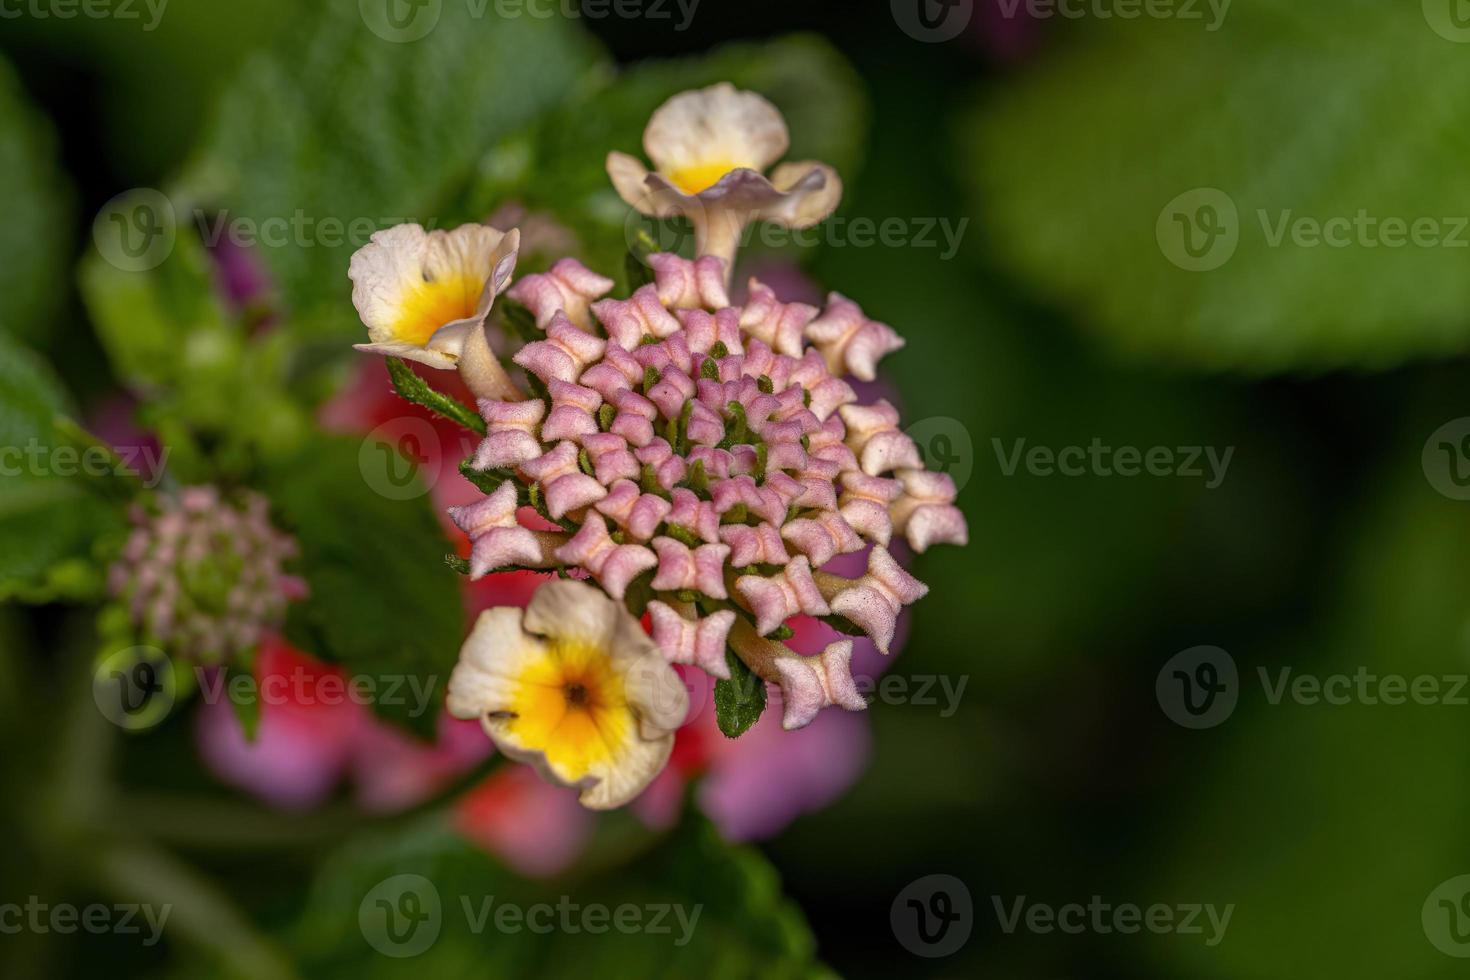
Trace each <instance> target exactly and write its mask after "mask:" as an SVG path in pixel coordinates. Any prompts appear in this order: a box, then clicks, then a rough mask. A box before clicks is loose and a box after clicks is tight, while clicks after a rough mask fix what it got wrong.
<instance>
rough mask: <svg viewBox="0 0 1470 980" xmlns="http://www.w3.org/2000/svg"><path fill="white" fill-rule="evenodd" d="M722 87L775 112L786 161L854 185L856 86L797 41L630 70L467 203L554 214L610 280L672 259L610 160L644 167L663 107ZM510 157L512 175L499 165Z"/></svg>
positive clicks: (493, 169)
mask: <svg viewBox="0 0 1470 980" xmlns="http://www.w3.org/2000/svg"><path fill="white" fill-rule="evenodd" d="M721 81H728V82H731V83H733V84H734V85H736V86H738V87H740V88H744V89H750V90H752V91H756V92H759V93H761V94H762V95H764V96H766V97H767V98H769V99H770V100H771V101H772V102H773V103H775V105H776V106H777V107H778V108H779V109H780V110H781V111H782V113H783V114H784V115H785V116H786V121H787V123H788V125H789V127H790V130H791V151H790V152H789V153H788V154H787V156H786V158H787V159H788V160H820V161H822V162H824V163H829V164H831V165H832V166H834V167H836V168H837V169H838V171H839V172H840V173H841V174H842V176H843V178H844V179H845V180H848V181H851V180H853V179H855V177H856V175H857V166H858V162H859V157H860V152H861V150H862V147H863V145H864V142H865V140H866V136H867V117H868V107H867V102H866V100H865V99H864V97H863V94H862V82H861V80H860V79H859V78H858V76H857V73H856V72H855V70H854V69H853V67H852V65H851V64H849V63H848V61H847V60H846V59H845V58H844V57H843V56H842V54H841V53H840V52H839V51H838V50H837V49H836V48H835V47H833V46H832V45H831V44H830V43H829V42H827V41H826V40H824V39H822V38H819V37H816V36H814V35H796V36H791V37H784V38H778V39H776V40H773V41H766V42H762V43H759V44H732V45H729V46H727V47H724V48H721V49H719V50H717V51H715V52H713V53H711V54H707V55H700V56H699V57H694V58H683V59H677V60H668V61H649V62H642V63H640V64H638V65H636V66H635V67H633V68H631V69H629V70H628V71H627V72H625V73H624V74H622V75H620V76H618V77H617V79H616V80H614V81H611V82H610V83H609V84H607V85H605V86H604V87H602V88H600V89H598V90H596V91H594V92H592V93H590V94H589V95H587V96H585V97H584V98H582V99H579V100H577V101H575V102H571V103H568V104H567V105H566V106H564V107H562V108H559V109H558V110H556V111H554V112H551V113H548V114H547V115H546V116H545V118H544V119H543V120H542V121H541V122H540V123H539V124H538V125H537V126H536V127H535V129H534V131H533V132H532V133H531V134H530V139H529V145H527V137H526V135H525V134H519V135H517V136H516V137H515V138H513V139H511V140H508V141H506V142H505V143H504V144H503V145H502V147H500V148H499V150H500V151H499V152H498V153H492V154H490V155H489V156H487V158H486V161H485V163H484V164H483V165H482V175H481V180H480V182H479V183H478V185H477V186H476V188H475V190H474V191H473V193H472V195H471V199H472V200H473V201H474V203H475V204H476V206H477V207H479V208H480V209H489V208H492V207H494V206H495V205H496V203H497V202H499V201H501V200H503V199H504V198H506V197H507V196H515V197H518V198H520V199H522V200H524V201H525V202H526V203H527V204H528V205H530V206H532V207H535V208H543V209H547V210H550V211H553V212H555V213H557V214H559V215H560V216H561V217H562V219H563V220H565V221H567V222H568V223H569V224H570V225H572V226H573V228H574V230H575V231H576V232H577V234H578V235H579V237H581V238H582V239H583V243H584V245H585V254H586V256H587V258H588V260H589V262H591V264H592V265H593V266H594V267H596V268H597V269H598V270H599V271H602V272H607V273H609V274H616V272H617V271H618V270H619V269H623V268H624V263H626V262H627V261H628V260H629V250H630V248H632V247H634V246H635V245H637V247H638V249H639V250H640V251H641V252H647V251H658V250H660V249H669V248H671V247H673V246H674V245H676V244H677V240H676V238H675V237H671V236H670V235H668V234H665V235H664V236H663V237H662V238H661V239H658V241H657V242H656V247H654V246H651V245H650V244H649V242H648V241H647V239H648V237H649V235H648V232H649V230H650V229H649V226H648V225H647V224H646V222H642V221H638V220H630V212H629V209H628V206H627V205H626V204H624V203H623V202H622V201H621V199H619V198H618V196H617V193H616V192H615V191H614V190H613V189H612V184H611V183H610V181H609V180H608V177H607V170H606V159H607V154H608V152H609V151H611V150H621V151H623V152H625V153H631V154H634V155H635V156H637V157H639V158H640V159H642V158H643V149H642V146H643V129H644V127H645V126H647V125H648V119H649V116H651V115H652V114H653V111H654V110H655V109H657V108H658V107H659V105H660V104H661V103H663V102H664V101H665V100H666V99H668V98H669V97H670V96H673V95H675V94H677V93H679V92H681V91H684V90H685V89H691V88H700V87H703V86H707V85H713V84H714V83H716V82H721ZM507 157H512V158H514V161H515V166H504V165H502V164H503V163H504V161H505V159H506V158H507ZM654 237H655V238H658V236H654ZM634 281H637V280H636V279H635V280H634Z"/></svg>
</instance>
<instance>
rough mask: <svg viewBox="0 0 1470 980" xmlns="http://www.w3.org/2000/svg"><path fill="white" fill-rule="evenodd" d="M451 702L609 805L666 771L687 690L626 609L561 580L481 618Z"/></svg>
mask: <svg viewBox="0 0 1470 980" xmlns="http://www.w3.org/2000/svg"><path fill="white" fill-rule="evenodd" d="M448 704H449V711H450V713H451V714H453V715H454V716H455V717H456V718H464V719H472V718H478V719H480V722H481V724H482V725H483V726H484V728H485V731H486V733H487V734H488V735H489V736H490V738H491V739H493V740H494V742H495V744H496V745H497V746H498V747H499V748H500V750H501V751H502V752H504V753H505V754H506V755H507V756H509V757H511V758H512V759H516V760H517V761H520V762H526V763H530V764H531V765H533V766H535V767H536V768H537V769H539V770H540V771H541V773H542V775H544V776H545V777H546V778H548V779H549V780H551V781H552V782H554V783H557V784H559V785H562V786H569V787H574V788H576V789H577V790H579V791H580V796H579V799H580V800H581V802H582V804H583V805H584V806H587V807H590V808H592V809H597V810H605V809H612V808H614V807H619V806H622V805H623V804H625V803H627V802H628V801H630V800H632V799H633V798H634V797H636V796H637V795H638V794H639V793H641V792H643V790H644V788H645V787H647V786H648V784H649V783H650V782H652V781H653V778H654V777H655V776H657V775H658V773H659V772H660V771H661V770H662V769H663V767H664V765H665V763H667V762H668V759H669V753H670V752H671V751H672V750H673V746H674V730H675V729H677V728H678V727H679V726H680V725H682V724H683V723H684V720H685V715H686V714H687V713H688V710H689V694H688V691H687V690H686V689H685V687H684V683H683V681H681V680H680V678H679V676H678V674H676V673H675V672H674V670H673V669H672V668H671V667H670V666H669V665H668V662H667V661H666V660H665V658H664V656H663V654H662V653H661V652H660V651H659V648H658V647H657V646H656V645H655V644H654V642H653V640H652V639H650V638H649V637H648V636H647V634H645V633H644V632H643V629H642V628H641V627H640V626H639V624H638V621H637V620H635V619H634V618H633V617H632V616H631V615H630V614H629V613H628V612H627V610H625V609H624V608H623V607H622V605H621V604H619V603H616V602H613V601H612V600H611V599H609V598H608V597H607V596H606V595H604V594H603V593H602V592H601V591H599V590H598V589H596V588H594V587H593V586H591V585H587V584H585V583H583V582H577V581H573V580H554V581H550V582H547V583H546V584H544V585H542V586H541V587H540V588H539V589H537V590H536V594H535V596H534V597H533V598H532V599H531V604H530V605H529V606H528V607H527V608H526V610H525V612H524V614H522V611H521V610H519V609H514V608H497V609H490V610H487V611H486V612H484V613H482V614H481V615H480V619H479V621H478V622H477V623H476V624H475V628H474V631H473V632H471V634H470V637H469V639H468V640H467V641H466V642H465V645H464V649H463V650H462V651H461V652H460V661H459V665H458V666H456V667H455V669H454V673H453V675H452V676H451V677H450V681H449V699H448Z"/></svg>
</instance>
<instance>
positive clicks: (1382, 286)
mask: <svg viewBox="0 0 1470 980" xmlns="http://www.w3.org/2000/svg"><path fill="white" fill-rule="evenodd" d="M1431 6H1433V5H1431ZM1452 6H1453V5H1449V6H1446V5H1444V4H1441V5H1439V6H1438V7H1437V8H1435V9H1440V8H1443V9H1452ZM1201 10H1202V11H1203V10H1204V5H1201ZM1426 10H1428V8H1427V7H1426ZM1425 16H1426V14H1425V11H1421V10H1420V9H1419V5H1418V4H1410V5H1407V6H1403V5H1396V4H1385V3H1379V2H1376V0H1336V2H1333V0H1294V2H1290V3H1288V2H1284V0H1238V2H1236V3H1234V4H1232V5H1230V7H1229V11H1228V18H1229V19H1228V21H1227V22H1226V24H1225V29H1223V30H1216V31H1211V30H1208V29H1206V22H1205V21H1199V20H1195V21H1184V20H1178V19H1175V20H1167V19H1160V18H1147V17H1145V18H1142V19H1138V20H1127V21H1110V22H1095V23H1089V24H1087V25H1085V26H1079V27H1078V30H1077V33H1076V36H1075V37H1074V40H1073V43H1071V44H1070V45H1067V46H1063V47H1062V48H1060V49H1059V50H1057V51H1056V52H1055V53H1054V54H1053V55H1052V56H1051V57H1048V58H1046V59H1043V60H1040V61H1039V62H1038V63H1037V65H1036V67H1035V68H1034V69H1032V70H1031V71H1030V72H1029V74H1027V75H1025V76H1023V77H1021V78H1020V79H1018V80H1017V81H1016V82H1015V83H1013V84H1008V85H1007V86H1006V87H1005V88H1004V89H1003V90H997V91H996V92H995V93H994V94H993V95H992V96H991V97H989V98H987V99H986V100H985V103H984V105H983V106H982V107H981V108H980V109H979V110H978V111H977V112H976V113H975V114H974V116H973V118H972V120H971V121H970V123H969V124H968V126H967V128H966V131H965V134H964V142H965V146H964V153H963V155H962V160H963V164H964V165H963V168H962V169H961V171H960V172H961V173H963V174H964V175H966V176H967V177H969V178H971V179H972V181H973V185H974V187H975V189H976V191H977V196H978V205H977V208H978V214H977V216H976V219H975V220H976V224H977V225H979V226H982V227H984V228H986V229H987V232H988V237H989V239H990V243H989V244H990V248H989V250H990V253H991V255H992V256H993V257H994V259H995V260H996V261H998V262H1000V263H1002V264H1004V265H1006V266H1008V267H1009V268H1010V269H1012V270H1013V271H1014V272H1015V273H1016V274H1017V275H1018V276H1020V277H1021V278H1022V279H1024V280H1026V281H1028V282H1029V283H1030V284H1031V285H1032V286H1033V287H1034V288H1035V289H1036V290H1037V291H1038V292H1040V293H1041V294H1042V295H1043V297H1044V298H1046V299H1047V300H1049V301H1053V302H1056V303H1058V304H1060V305H1062V306H1065V307H1066V308H1067V309H1068V311H1069V312H1071V313H1072V314H1074V315H1075V316H1076V317H1077V318H1079V319H1080V320H1081V321H1082V322H1083V324H1084V325H1085V326H1086V327H1088V328H1090V329H1095V330H1097V331H1098V332H1099V333H1100V334H1101V335H1102V336H1103V337H1104V338H1105V339H1106V340H1107V341H1108V342H1109V343H1111V344H1113V345H1115V346H1116V347H1118V348H1120V349H1122V350H1123V351H1126V352H1129V353H1131V354H1134V355H1139V356H1146V357H1150V358H1158V359H1162V360H1166V361H1171V362H1177V363H1181V364H1187V365H1191V366H1199V367H1205V368H1240V369H1247V370H1251V371H1279V370H1286V369H1302V368H1307V369H1317V368H1329V367H1336V366H1363V367H1382V366H1385V365H1392V364H1395V363H1398V362H1401V361H1404V360H1406V359H1409V358H1415V357H1427V356H1436V355H1444V354H1450V353H1457V352H1461V351H1464V350H1465V349H1467V346H1470V316H1467V315H1466V310H1467V309H1470V277H1467V276H1465V274H1464V269H1465V255H1466V252H1465V248H1466V245H1467V243H1470V231H1467V230H1466V229H1464V228H1461V227H1459V225H1460V224H1461V223H1462V222H1461V221H1459V220H1457V219H1456V218H1455V216H1463V215H1470V185H1467V184H1466V183H1465V181H1463V180H1461V179H1460V174H1461V172H1462V170H1463V162H1464V159H1465V151H1466V145H1467V143H1466V137H1465V133H1466V132H1467V131H1470V106H1467V105H1466V104H1465V103H1464V100H1459V99H1454V98H1450V97H1448V96H1447V95H1444V94H1443V93H1448V92H1452V91H1456V90H1458V89H1459V88H1461V87H1462V86H1460V85H1459V82H1461V81H1464V80H1466V78H1467V72H1470V62H1467V60H1466V59H1465V57H1464V54H1465V47H1464V45H1463V44H1457V43H1453V42H1452V41H1451V40H1448V39H1447V38H1446V37H1445V36H1441V34H1440V33H1438V32H1437V31H1436V30H1434V29H1431V27H1430V25H1428V24H1426V22H1425ZM1446 17H1448V15H1446ZM1209 19H1212V18H1210V17H1208V16H1207V18H1206V21H1208V20H1209ZM1216 191H1218V192H1221V193H1215V192H1216ZM1360 213H1361V214H1363V215H1364V216H1365V218H1366V219H1367V220H1371V221H1373V222H1376V223H1377V224H1376V226H1375V227H1374V228H1373V229H1370V230H1367V231H1359V230H1358V229H1357V228H1356V227H1354V226H1353V225H1352V224H1347V223H1354V222H1356V220H1357V217H1358V215H1359V214H1360ZM1300 219H1310V220H1311V221H1313V222H1317V223H1325V222H1328V221H1337V222H1339V224H1338V225H1337V226H1335V227H1334V229H1333V230H1332V234H1333V235H1334V237H1335V239H1336V240H1337V241H1338V242H1340V243H1341V247H1336V246H1334V245H1330V244H1327V243H1325V242H1323V243H1320V244H1317V245H1303V244H1301V243H1299V241H1298V240H1297V236H1296V233H1295V231H1294V230H1293V229H1294V228H1296V227H1297V225H1296V223H1297V222H1298V221H1299V220H1300ZM1389 219H1392V220H1393V221H1395V222H1404V223H1406V224H1407V225H1412V224H1413V223H1414V222H1415V221H1418V220H1421V219H1423V220H1427V221H1428V222H1430V225H1429V226H1428V227H1429V231H1428V232H1426V235H1425V238H1424V239H1423V240H1424V241H1429V240H1430V238H1431V237H1432V238H1433V241H1434V243H1433V244H1430V245H1427V246H1421V245H1418V244H1415V243H1414V242H1413V241H1412V240H1403V239H1406V238H1407V236H1405V235H1404V234H1403V231H1402V229H1400V230H1398V231H1396V232H1394V233H1393V234H1392V237H1390V236H1389V233H1388V229H1387V228H1386V227H1384V225H1383V222H1385V221H1387V220H1389ZM1283 220H1284V221H1285V222H1286V226H1285V227H1286V230H1285V233H1284V236H1279V235H1278V233H1279V232H1280V231H1281V229H1282V227H1283V225H1282V222H1283ZM1212 229H1213V230H1212ZM1186 232H1188V234H1189V235H1190V239H1191V241H1190V244H1189V247H1190V248H1192V249H1193V250H1194V251H1195V253H1197V256H1198V257H1197V258H1196V257H1192V256H1191V255H1190V253H1189V252H1187V251H1186V250H1185V248H1186V243H1185V240H1184V237H1183V236H1184V234H1185V233H1186ZM1232 235H1233V236H1235V238H1236V245H1235V248H1234V251H1233V253H1232V252H1231V251H1230V248H1231V239H1232ZM1310 240H1311V236H1310V231H1308V235H1307V238H1305V239H1302V241H1310ZM1391 241H1397V242H1398V244H1397V245H1392V244H1389V243H1390V242H1391ZM1456 243H1458V244H1456ZM1194 268H1197V269H1199V271H1192V269H1194Z"/></svg>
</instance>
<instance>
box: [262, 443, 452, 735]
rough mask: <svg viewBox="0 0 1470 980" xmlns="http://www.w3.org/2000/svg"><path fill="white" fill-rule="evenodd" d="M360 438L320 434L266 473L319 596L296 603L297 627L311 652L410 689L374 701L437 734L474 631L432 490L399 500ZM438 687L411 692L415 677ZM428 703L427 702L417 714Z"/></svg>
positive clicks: (293, 622)
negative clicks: (373, 475)
mask: <svg viewBox="0 0 1470 980" xmlns="http://www.w3.org/2000/svg"><path fill="white" fill-rule="evenodd" d="M359 450H360V446H359V444H358V443H357V442H356V441H353V440H346V439H321V440H319V441H317V442H315V443H313V444H312V445H310V446H308V447H307V449H306V450H305V451H304V452H303V453H302V455H301V456H299V457H298V458H296V459H293V460H291V461H289V462H287V463H285V464H283V465H281V466H278V467H275V468H273V469H272V470H271V471H270V472H269V473H268V474H267V475H266V477H265V479H264V481H263V488H264V489H265V491H266V492H267V494H268V495H269V496H270V497H271V500H272V502H273V504H274V505H275V507H276V510H277V512H278V513H279V515H280V520H281V523H282V525H283V526H284V527H285V529H286V530H288V531H289V532H290V533H292V534H293V535H295V536H296V539H297V542H298V543H299V544H300V546H301V566H302V574H303V575H304V576H305V578H306V581H307V585H308V586H309V587H310V590H311V594H310V596H309V598H307V599H306V600H304V601H302V602H298V603H295V604H293V606H292V610H291V619H290V622H289V623H288V628H289V632H290V635H291V636H292V638H293V640H294V641H295V642H297V644H298V645H299V646H301V648H302V649H303V650H305V651H307V652H309V653H312V654H315V655H317V656H320V657H323V658H324V659H326V660H329V661H332V662H334V663H340V664H342V665H344V666H345V667H346V668H347V669H348V670H349V671H350V672H351V673H353V674H358V675H364V676H368V677H374V678H377V679H378V681H379V682H380V683H379V684H378V686H377V688H376V689H377V690H378V691H387V690H388V689H389V685H390V684H391V685H394V686H393V687H392V690H395V691H398V692H399V694H400V696H399V697H395V698H393V699H392V700H394V701H400V702H404V703H399V704H388V703H384V702H385V701H386V700H388V699H386V698H384V699H374V704H373V707H374V709H375V710H376V711H377V712H378V713H379V714H380V715H382V716H383V717H385V718H387V719H389V720H391V721H395V722H398V723H401V724H405V725H408V726H410V727H412V728H413V729H414V730H415V731H418V732H421V733H424V734H428V733H430V732H432V731H433V727H434V722H435V718H436V716H437V713H438V712H437V706H438V703H439V700H440V698H442V695H443V691H444V688H445V685H446V684H447V683H448V680H449V672H450V670H451V669H452V668H453V667H454V663H455V660H456V659H457V657H458V655H459V647H460V643H461V641H462V640H463V639H464V610H463V606H462V604H461V600H460V588H461V582H460V580H459V577H458V576H457V575H456V574H455V573H454V571H453V570H452V569H450V568H449V567H448V566H447V565H446V564H445V563H444V554H445V552H446V551H448V550H449V542H448V541H447V540H446V539H445V536H444V532H443V530H442V529H441V527H440V525H439V522H438V520H437V519H436V518H435V516H434V513H433V510H432V508H431V507H430V504H429V498H428V496H426V495H425V496H420V497H418V498H415V499H411V500H389V499H387V498H386V497H383V496H381V495H379V494H378V493H377V492H376V491H374V490H373V489H372V487H370V486H369V485H368V483H367V481H366V480H365V478H364V477H363V474H362V471H361V469H360V468H359ZM410 680H412V682H413V683H415V684H417V685H418V690H419V691H424V690H427V691H430V692H431V693H432V695H433V696H432V697H431V698H430V699H429V701H428V703H427V704H426V705H425V704H420V703H418V699H417V698H415V697H412V696H408V695H410V694H411V693H413V692H412V689H411V687H410V686H409V681H410ZM419 709H425V710H419Z"/></svg>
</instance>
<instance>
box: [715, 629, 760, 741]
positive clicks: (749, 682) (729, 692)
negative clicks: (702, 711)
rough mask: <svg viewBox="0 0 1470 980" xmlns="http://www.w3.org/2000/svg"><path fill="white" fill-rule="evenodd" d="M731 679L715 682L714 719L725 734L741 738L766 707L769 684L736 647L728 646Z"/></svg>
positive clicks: (727, 659)
mask: <svg viewBox="0 0 1470 980" xmlns="http://www.w3.org/2000/svg"><path fill="white" fill-rule="evenodd" d="M725 663H727V664H729V665H730V679H729V680H720V681H716V682H715V720H716V722H718V723H719V726H720V731H722V732H724V734H725V737H726V738H739V737H740V736H741V735H744V734H745V733H746V731H747V730H749V728H750V726H751V725H754V724H755V723H756V722H757V721H759V720H760V717H761V715H762V714H763V713H764V712H765V710H766V685H765V682H764V681H762V680H761V679H760V678H759V677H757V676H756V675H755V674H754V673H753V672H752V671H751V669H750V668H749V667H747V666H745V661H743V660H741V659H740V658H739V657H737V656H736V655H735V651H733V650H730V649H726V650H725Z"/></svg>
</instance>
